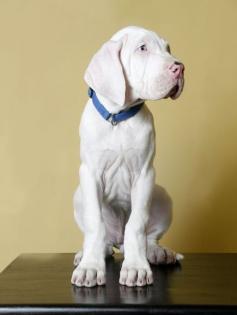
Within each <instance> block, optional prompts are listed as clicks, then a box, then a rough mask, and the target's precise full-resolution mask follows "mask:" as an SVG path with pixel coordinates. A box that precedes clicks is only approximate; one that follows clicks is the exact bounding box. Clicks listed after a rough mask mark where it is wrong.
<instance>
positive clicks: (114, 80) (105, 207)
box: [72, 27, 183, 287]
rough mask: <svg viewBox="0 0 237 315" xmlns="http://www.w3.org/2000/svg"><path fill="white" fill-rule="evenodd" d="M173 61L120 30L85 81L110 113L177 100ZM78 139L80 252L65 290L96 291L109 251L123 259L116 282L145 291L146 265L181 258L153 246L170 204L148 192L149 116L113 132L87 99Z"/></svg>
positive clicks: (158, 44)
mask: <svg viewBox="0 0 237 315" xmlns="http://www.w3.org/2000/svg"><path fill="white" fill-rule="evenodd" d="M142 45H146V46H145V48H146V49H142V48H140V47H141V46H142ZM143 48H144V46H143ZM175 61H177V59H176V58H174V57H173V56H172V55H171V54H170V53H169V48H168V43H167V42H166V41H165V40H163V39H162V38H160V37H158V35H156V34H155V33H154V32H151V31H148V30H145V29H143V28H139V27H127V28H124V29H122V30H121V31H119V32H118V33H116V34H115V35H114V36H113V37H112V39H111V40H109V41H108V42H106V43H105V44H104V45H103V46H102V48H101V49H100V50H99V51H98V52H97V53H96V54H95V56H94V57H93V58H92V60H91V62H90V64H89V66H88V68H87V70H86V73H85V80H86V82H87V84H88V85H89V86H91V87H92V88H93V89H94V90H95V91H96V93H97V96H98V98H99V99H100V101H101V102H102V104H103V105H104V106H105V107H106V108H107V109H108V110H109V111H110V112H112V113H116V112H119V111H120V110H122V109H125V108H128V107H130V106H133V105H134V104H135V103H136V102H137V101H138V100H139V99H144V100H145V99H149V100H151V99H161V98H164V97H168V96H171V97H172V98H176V97H178V96H179V95H180V93H181V91H182V88H183V75H182V74H180V75H179V76H178V77H177V75H175V71H176V70H177V69H176V70H175V69H174V67H175V66H174V65H173V64H174V62H175ZM177 68H178V71H180V68H179V66H177ZM175 86H177V88H176V90H175V92H172V91H173V90H172V89H173V88H174V87H175ZM80 138H81V144H80V145H81V147H80V153H81V166H80V172H79V173H80V186H79V187H78V188H77V190H76V192H75V195H74V209H75V212H74V214H75V220H76V222H77V223H78V225H79V227H80V228H81V230H82V231H83V233H84V236H85V238H84V245H83V251H81V252H79V253H78V254H77V255H76V257H75V264H76V265H77V267H76V268H75V270H74V271H73V275H72V283H74V284H75V285H77V286H89V287H90V286H94V285H101V284H104V283H105V281H106V280H105V256H106V255H111V254H112V247H113V246H116V247H118V248H120V250H121V251H123V252H124V261H123V264H122V268H121V272H120V280H119V282H120V283H121V284H124V285H127V286H135V285H138V286H143V285H146V284H151V283H152V282H153V279H152V272H151V268H150V264H149V262H150V263H154V264H158V263H174V262H175V261H176V260H177V259H180V258H182V255H181V256H177V255H176V253H174V252H173V251H171V250H169V249H167V248H162V247H161V246H159V245H158V244H157V240H159V239H160V238H161V236H162V235H163V234H164V233H165V232H166V230H167V229H168V227H169V225H170V223H171V219H172V211H171V210H172V205H171V199H170V197H169V196H168V194H167V193H166V191H165V190H164V189H163V188H162V187H160V186H158V185H155V170H154V167H153V158H154V154H155V131H154V125H153V118H152V115H151V113H150V111H149V109H148V108H147V106H146V105H144V106H143V107H142V109H141V110H140V111H139V112H138V113H137V114H136V115H135V116H134V117H132V118H130V119H128V120H125V121H122V122H120V123H118V124H117V125H115V126H113V125H111V124H110V123H109V122H108V121H106V120H104V118H102V117H101V116H100V114H99V113H98V112H97V110H96V109H95V107H94V106H93V104H92V101H91V99H89V100H88V102H87V104H86V107H85V110H84V112H83V115H82V118H81V123H80Z"/></svg>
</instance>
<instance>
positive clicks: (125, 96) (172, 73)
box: [85, 26, 184, 107]
mask: <svg viewBox="0 0 237 315" xmlns="http://www.w3.org/2000/svg"><path fill="white" fill-rule="evenodd" d="M183 72H184V65H183V64H182V63H181V62H180V61H179V60H177V59H176V58H175V57H174V56H172V54H171V52H170V47H169V44H168V42H167V41H166V40H164V39H162V38H160V37H159V36H158V35H157V34H156V33H154V32H152V31H149V30H146V29H144V28H140V27H135V26H129V27H126V28H124V29H122V30H120V31H118V32H117V33H116V34H115V35H113V37H112V38H111V40H109V41H108V42H106V43H105V44H104V45H103V46H102V47H101V48H100V50H99V51H98V52H97V53H96V54H95V55H94V56H93V58H92V60H91V62H90V64H89V66H88V68H87V70H86V72H85V81H86V83H87V84H88V85H89V86H90V87H92V88H93V89H94V90H95V91H96V92H97V93H100V94H101V95H102V96H104V97H106V98H108V99H109V100H111V101H112V102H113V103H114V104H115V105H117V106H120V107H124V106H125V105H127V106H129V104H131V103H132V102H134V101H136V100H137V99H144V100H158V99H162V98H167V97H171V98H172V99H176V98H177V97H179V95H180V94H181V92H182V90H183V85H184V75H183ZM125 107H126V106H125Z"/></svg>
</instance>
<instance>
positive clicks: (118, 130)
mask: <svg viewBox="0 0 237 315" xmlns="http://www.w3.org/2000/svg"><path fill="white" fill-rule="evenodd" d="M142 114H143V115H144V116H145V114H146V116H145V118H146V119H144V117H143V116H142ZM147 116H148V113H146V112H143V113H141V116H140V117H138V116H137V117H135V118H132V119H130V121H127V122H123V123H120V124H118V125H117V126H111V125H110V124H109V123H108V122H106V121H103V120H102V119H101V117H97V116H95V117H94V119H95V121H94V124H93V125H92V124H91V125H88V123H87V124H84V123H83V122H82V125H81V158H82V162H85V163H86V164H87V166H88V167H89V168H90V169H92V170H93V172H94V173H95V174H96V178H97V181H98V183H99V185H100V186H101V187H102V189H103V194H104V198H105V199H106V200H108V201H109V202H112V201H115V202H118V203H123V202H125V203H127V202H128V201H129V200H130V194H131V187H132V185H133V183H134V181H135V179H136V177H137V176H139V174H140V172H141V170H142V168H143V166H144V165H145V163H146V161H147V158H148V156H150V154H151V152H152V151H154V127H153V123H152V119H151V117H150V116H148V117H147ZM90 117H91V115H90ZM92 117H93V116H92ZM97 118H99V119H98V120H97ZM85 121H86V122H88V119H87V120H86V119H85ZM93 126H94V127H93Z"/></svg>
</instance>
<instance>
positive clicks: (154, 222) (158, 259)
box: [146, 185, 183, 264]
mask: <svg viewBox="0 0 237 315" xmlns="http://www.w3.org/2000/svg"><path fill="white" fill-rule="evenodd" d="M171 221H172V200H171V198H170V196H169V195H168V193H167V192H166V190H165V189H164V188H163V187H161V186H159V185H155V188H154V193H153V199H152V204H151V209H150V217H149V220H148V224H147V229H146V233H147V259H148V261H149V262H150V263H151V264H172V263H176V261H177V260H181V259H183V255H181V254H177V253H176V252H174V251H173V250H171V249H169V248H167V247H163V246H161V245H159V244H158V241H159V240H160V239H161V237H162V236H163V235H164V234H165V232H166V231H167V230H168V228H169V226H170V224H171Z"/></svg>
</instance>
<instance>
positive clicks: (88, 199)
mask: <svg viewBox="0 0 237 315" xmlns="http://www.w3.org/2000/svg"><path fill="white" fill-rule="evenodd" d="M80 186H81V192H82V205H83V210H82V211H83V215H82V217H83V227H84V244H83V257H82V259H81V261H80V263H79V265H78V266H77V267H76V269H75V270H74V271H73V274H72V280H71V281H72V283H73V284H75V285H77V286H87V287H92V286H95V285H97V284H98V285H102V284H104V283H105V227H104V223H103V220H102V216H101V200H102V192H101V189H100V186H99V185H98V183H97V182H96V177H95V175H94V174H93V172H92V171H90V170H89V168H88V167H87V166H86V165H85V164H82V165H81V167H80Z"/></svg>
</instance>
